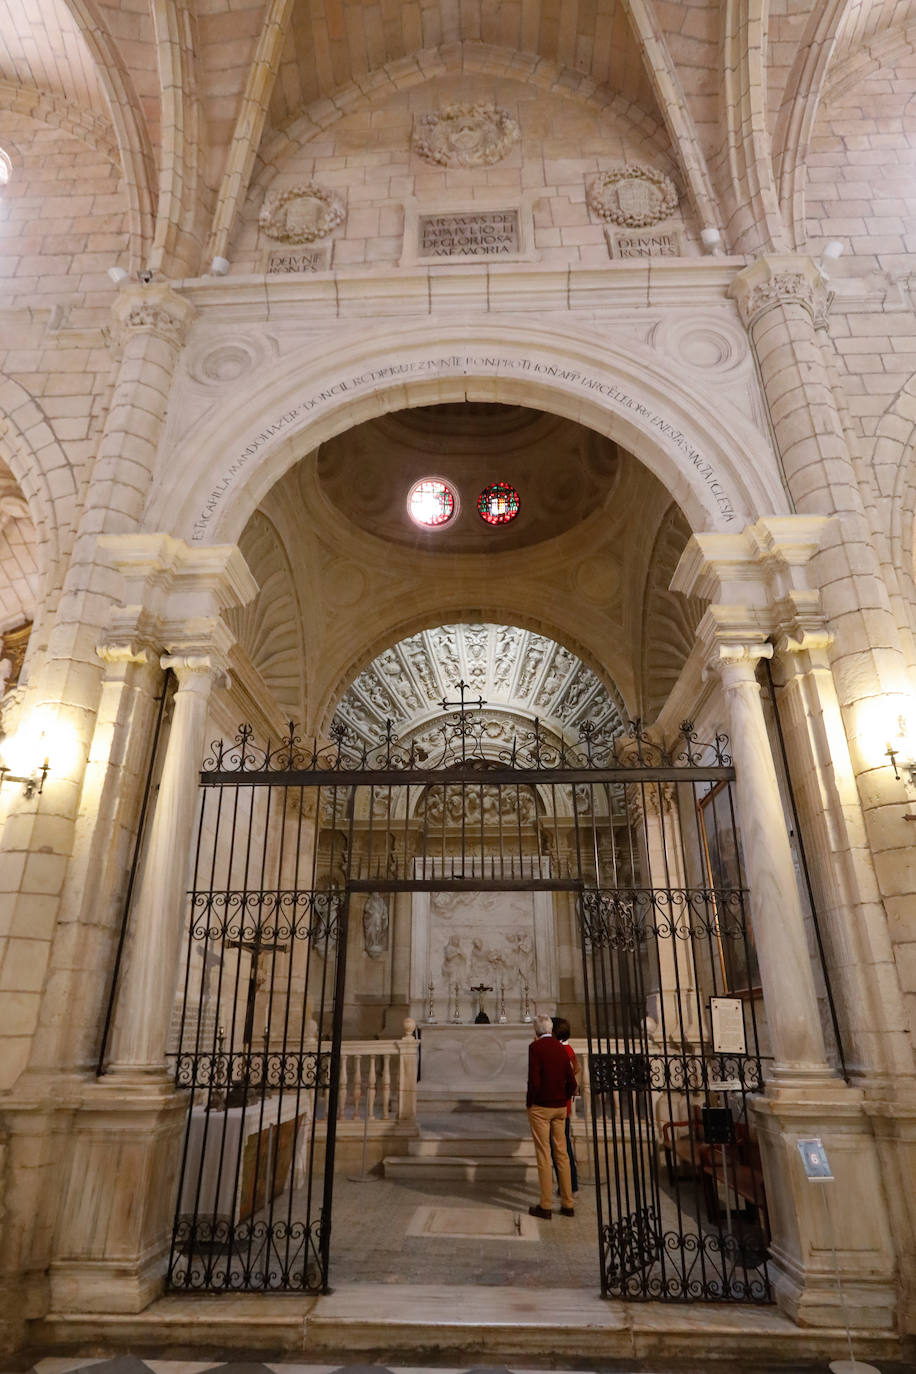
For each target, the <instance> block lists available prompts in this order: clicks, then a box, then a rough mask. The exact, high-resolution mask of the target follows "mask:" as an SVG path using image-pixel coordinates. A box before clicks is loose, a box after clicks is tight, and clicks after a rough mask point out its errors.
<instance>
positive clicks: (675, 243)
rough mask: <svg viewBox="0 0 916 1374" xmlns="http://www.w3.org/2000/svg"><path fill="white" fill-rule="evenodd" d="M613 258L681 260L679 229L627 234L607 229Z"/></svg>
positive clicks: (682, 250) (608, 242) (681, 245)
mask: <svg viewBox="0 0 916 1374" xmlns="http://www.w3.org/2000/svg"><path fill="white" fill-rule="evenodd" d="M604 233H605V237H606V238H607V246H608V249H609V251H610V254H611V257H612V258H679V257H682V256H683V252H684V249H683V244H682V241H681V231H680V230H679V229H633V230H629V231H627V232H625V233H621V231H620V230H619V229H618V230H616V231H615V230H613V229H605V231H604Z"/></svg>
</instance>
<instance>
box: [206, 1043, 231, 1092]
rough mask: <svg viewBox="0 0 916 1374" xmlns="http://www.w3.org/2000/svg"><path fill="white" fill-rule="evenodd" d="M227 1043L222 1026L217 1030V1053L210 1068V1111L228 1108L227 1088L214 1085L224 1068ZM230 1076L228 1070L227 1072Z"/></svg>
mask: <svg viewBox="0 0 916 1374" xmlns="http://www.w3.org/2000/svg"><path fill="white" fill-rule="evenodd" d="M225 1043H226V1031H225V1029H224V1027H222V1026H220V1027H219V1028H218V1029H217V1032H216V1055H215V1056H214V1060H213V1064H212V1065H211V1068H210V1096H209V1098H208V1099H207V1111H208V1112H224V1111H225V1110H226V1090H225V1088H224V1087H222V1086H221V1085H217V1086H216V1087H214V1086H213V1084H214V1079H216V1078H217V1076H218V1075H221V1074H222V1069H223V1046H224V1045H225ZM226 1076H227V1078H228V1072H227V1075H226Z"/></svg>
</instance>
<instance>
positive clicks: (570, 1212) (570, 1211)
mask: <svg viewBox="0 0 916 1374" xmlns="http://www.w3.org/2000/svg"><path fill="white" fill-rule="evenodd" d="M575 1215H576V1209H575V1207H561V1208H560V1216H561V1217H574V1216H575Z"/></svg>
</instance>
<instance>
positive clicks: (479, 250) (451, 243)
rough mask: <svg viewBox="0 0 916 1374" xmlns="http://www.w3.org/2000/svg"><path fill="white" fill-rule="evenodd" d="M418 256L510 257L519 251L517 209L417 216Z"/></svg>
mask: <svg viewBox="0 0 916 1374" xmlns="http://www.w3.org/2000/svg"><path fill="white" fill-rule="evenodd" d="M418 251H419V255H420V257H421V258H458V257H462V258H499V257H514V256H515V255H517V253H518V251H519V229H518V211H517V210H467V211H462V212H459V213H454V214H441V215H420V217H419V242H418Z"/></svg>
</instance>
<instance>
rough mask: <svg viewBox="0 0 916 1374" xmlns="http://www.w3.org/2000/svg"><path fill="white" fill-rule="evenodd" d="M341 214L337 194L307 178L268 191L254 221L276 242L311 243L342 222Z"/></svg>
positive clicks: (340, 204)
mask: <svg viewBox="0 0 916 1374" xmlns="http://www.w3.org/2000/svg"><path fill="white" fill-rule="evenodd" d="M345 215H346V211H345V209H344V205H343V201H342V200H341V199H340V198H339V196H336V195H335V194H334V192H333V191H329V190H327V189H326V188H325V187H324V186H319V185H318V184H317V183H316V182H314V181H310V182H307V183H306V184H305V185H303V186H291V187H290V188H289V190H288V191H281V192H280V193H279V194H278V195H275V194H272V193H270V192H268V194H267V196H266V197H265V199H264V204H263V205H262V206H261V214H260V216H259V219H258V223H259V224H260V226H261V228H262V229H263V230H264V233H265V234H266V235H267V237H268V238H271V239H276V240H277V241H278V242H279V243H314V242H315V241H316V239H323V238H324V237H325V236H326V235H327V234H329V233H330V232H331V230H332V229H336V228H337V226H338V224H342V223H343V221H344V217H345Z"/></svg>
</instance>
